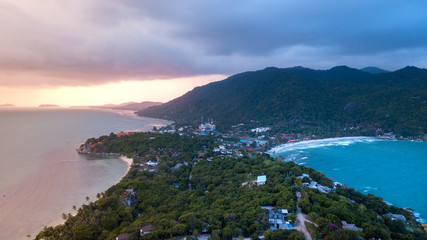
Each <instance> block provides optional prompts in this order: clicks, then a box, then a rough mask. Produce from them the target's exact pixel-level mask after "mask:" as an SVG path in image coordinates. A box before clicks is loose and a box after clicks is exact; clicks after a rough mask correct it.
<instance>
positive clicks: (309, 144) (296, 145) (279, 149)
mask: <svg viewBox="0 0 427 240" xmlns="http://www.w3.org/2000/svg"><path fill="white" fill-rule="evenodd" d="M346 140H347V141H346ZM349 141H351V142H349ZM371 141H413V140H407V139H404V140H401V139H389V138H382V137H370V136H353V137H332V138H323V139H312V140H303V141H300V142H288V143H285V144H281V145H279V146H276V147H274V148H271V149H270V150H269V151H267V154H270V155H271V156H272V157H277V155H279V154H285V153H286V152H288V151H293V150H296V149H307V148H318V147H325V146H331V145H330V144H331V143H333V144H334V145H335V144H337V145H338V144H339V143H342V144H341V145H349V144H352V143H357V142H371ZM291 161H292V162H294V161H293V160H291ZM304 165H305V163H304ZM316 170H317V169H316ZM317 171H319V170H317ZM359 192H361V191H359ZM387 204H388V205H393V204H391V203H387ZM401 208H404V209H405V210H407V211H408V212H409V213H410V214H412V215H413V216H414V218H415V220H416V221H417V222H419V223H421V224H426V223H427V221H426V220H425V219H424V218H422V216H421V214H420V213H419V212H416V211H415V210H414V209H410V208H408V207H401Z"/></svg>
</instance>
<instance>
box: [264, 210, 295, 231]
mask: <svg viewBox="0 0 427 240" xmlns="http://www.w3.org/2000/svg"><path fill="white" fill-rule="evenodd" d="M261 209H265V210H268V222H269V223H270V230H277V229H291V228H292V224H291V222H290V221H289V220H288V216H289V212H288V210H287V209H281V208H275V207H273V206H262V207H261Z"/></svg>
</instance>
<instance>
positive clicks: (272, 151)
mask: <svg viewBox="0 0 427 240" xmlns="http://www.w3.org/2000/svg"><path fill="white" fill-rule="evenodd" d="M365 139H369V140H384V139H381V138H377V137H367V136H354V137H333V138H321V139H312V140H303V141H300V142H293V143H289V142H288V143H284V144H281V145H279V146H276V147H274V148H271V149H270V150H268V151H267V153H268V154H277V153H282V152H286V151H289V150H292V149H293V148H295V147H298V146H304V145H309V144H322V143H334V142H341V141H345V140H351V141H357V140H359V141H363V140H365Z"/></svg>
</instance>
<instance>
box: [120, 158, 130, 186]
mask: <svg viewBox="0 0 427 240" xmlns="http://www.w3.org/2000/svg"><path fill="white" fill-rule="evenodd" d="M119 159H120V160H122V161H123V162H125V163H126V165H127V171H126V174H128V172H129V170H130V167H131V166H132V164H133V159H132V158H128V157H126V156H123V155H120V156H119ZM126 174H125V175H124V176H126ZM124 176H123V177H124ZM120 181H121V180H120ZM120 181H119V182H120Z"/></svg>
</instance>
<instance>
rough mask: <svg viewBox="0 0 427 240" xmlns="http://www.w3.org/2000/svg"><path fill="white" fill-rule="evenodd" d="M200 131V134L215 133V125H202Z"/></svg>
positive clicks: (208, 123)
mask: <svg viewBox="0 0 427 240" xmlns="http://www.w3.org/2000/svg"><path fill="white" fill-rule="evenodd" d="M199 131H200V132H212V131H215V124H214V123H213V121H210V122H206V123H202V124H200V126H199Z"/></svg>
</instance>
